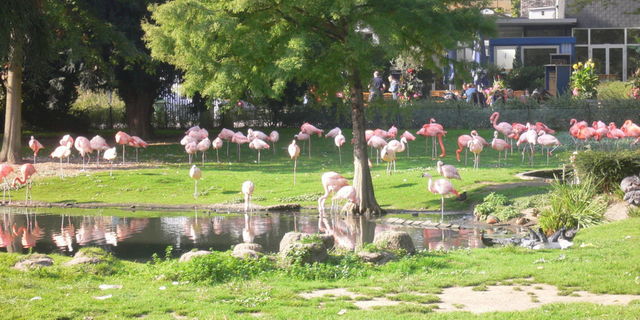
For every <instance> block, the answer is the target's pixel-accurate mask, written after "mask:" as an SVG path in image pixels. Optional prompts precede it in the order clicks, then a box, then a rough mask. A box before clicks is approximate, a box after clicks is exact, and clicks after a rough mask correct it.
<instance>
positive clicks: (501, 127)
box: [489, 112, 513, 160]
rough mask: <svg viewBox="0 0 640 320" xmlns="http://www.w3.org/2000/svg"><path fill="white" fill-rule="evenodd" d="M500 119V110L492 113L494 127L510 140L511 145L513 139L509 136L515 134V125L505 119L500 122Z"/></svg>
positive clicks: (490, 119) (491, 118)
mask: <svg viewBox="0 0 640 320" xmlns="http://www.w3.org/2000/svg"><path fill="white" fill-rule="evenodd" d="M499 119H500V112H494V113H493V114H491V117H489V121H491V124H493V128H494V129H495V130H496V131H498V132H500V133H502V135H503V136H504V139H505V140H506V141H509V145H511V139H510V138H509V136H511V135H512V134H513V126H512V125H511V124H510V123H508V122H504V121H503V122H500V123H498V120H499ZM509 149H511V148H509ZM498 160H499V158H498Z"/></svg>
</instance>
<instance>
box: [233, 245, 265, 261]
mask: <svg viewBox="0 0 640 320" xmlns="http://www.w3.org/2000/svg"><path fill="white" fill-rule="evenodd" d="M262 252H263V249H262V246H261V245H259V244H257V243H240V244H237V245H236V246H235V247H233V252H232V253H231V255H232V256H234V257H236V258H239V259H258V258H260V257H261V256H262Z"/></svg>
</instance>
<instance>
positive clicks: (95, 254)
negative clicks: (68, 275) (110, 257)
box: [64, 249, 107, 267]
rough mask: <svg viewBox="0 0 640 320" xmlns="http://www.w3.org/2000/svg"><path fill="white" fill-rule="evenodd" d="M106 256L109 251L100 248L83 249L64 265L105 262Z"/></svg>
mask: <svg viewBox="0 0 640 320" xmlns="http://www.w3.org/2000/svg"><path fill="white" fill-rule="evenodd" d="M106 256H107V253H106V252H104V251H102V250H100V249H98V250H81V251H78V253H76V254H75V255H74V256H73V259H71V260H69V261H67V262H66V263H65V264H64V265H65V266H67V267H70V266H75V265H79V264H98V263H100V262H104V261H105V260H104V258H105V257H106Z"/></svg>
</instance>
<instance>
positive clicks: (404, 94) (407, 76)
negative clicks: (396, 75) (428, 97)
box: [398, 68, 424, 102]
mask: <svg viewBox="0 0 640 320" xmlns="http://www.w3.org/2000/svg"><path fill="white" fill-rule="evenodd" d="M423 87H424V83H423V82H422V80H420V79H419V78H418V76H417V72H416V70H415V69H414V68H408V69H407V70H406V71H403V72H402V76H401V77H400V84H399V87H398V93H399V95H398V98H399V99H400V100H401V101H403V102H408V101H411V100H417V99H420V98H422V88H423Z"/></svg>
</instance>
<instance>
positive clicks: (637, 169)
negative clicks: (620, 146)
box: [575, 150, 640, 192]
mask: <svg viewBox="0 0 640 320" xmlns="http://www.w3.org/2000/svg"><path fill="white" fill-rule="evenodd" d="M575 167H576V170H577V173H578V176H579V177H580V178H581V179H582V180H584V179H588V178H590V179H592V181H594V183H596V185H597V186H598V189H599V190H601V191H604V192H613V191H616V190H617V189H618V188H619V187H620V181H622V179H624V178H625V177H628V176H630V175H634V174H639V173H640V150H634V151H616V152H606V151H584V152H580V153H578V154H577V155H576V157H575Z"/></svg>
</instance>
